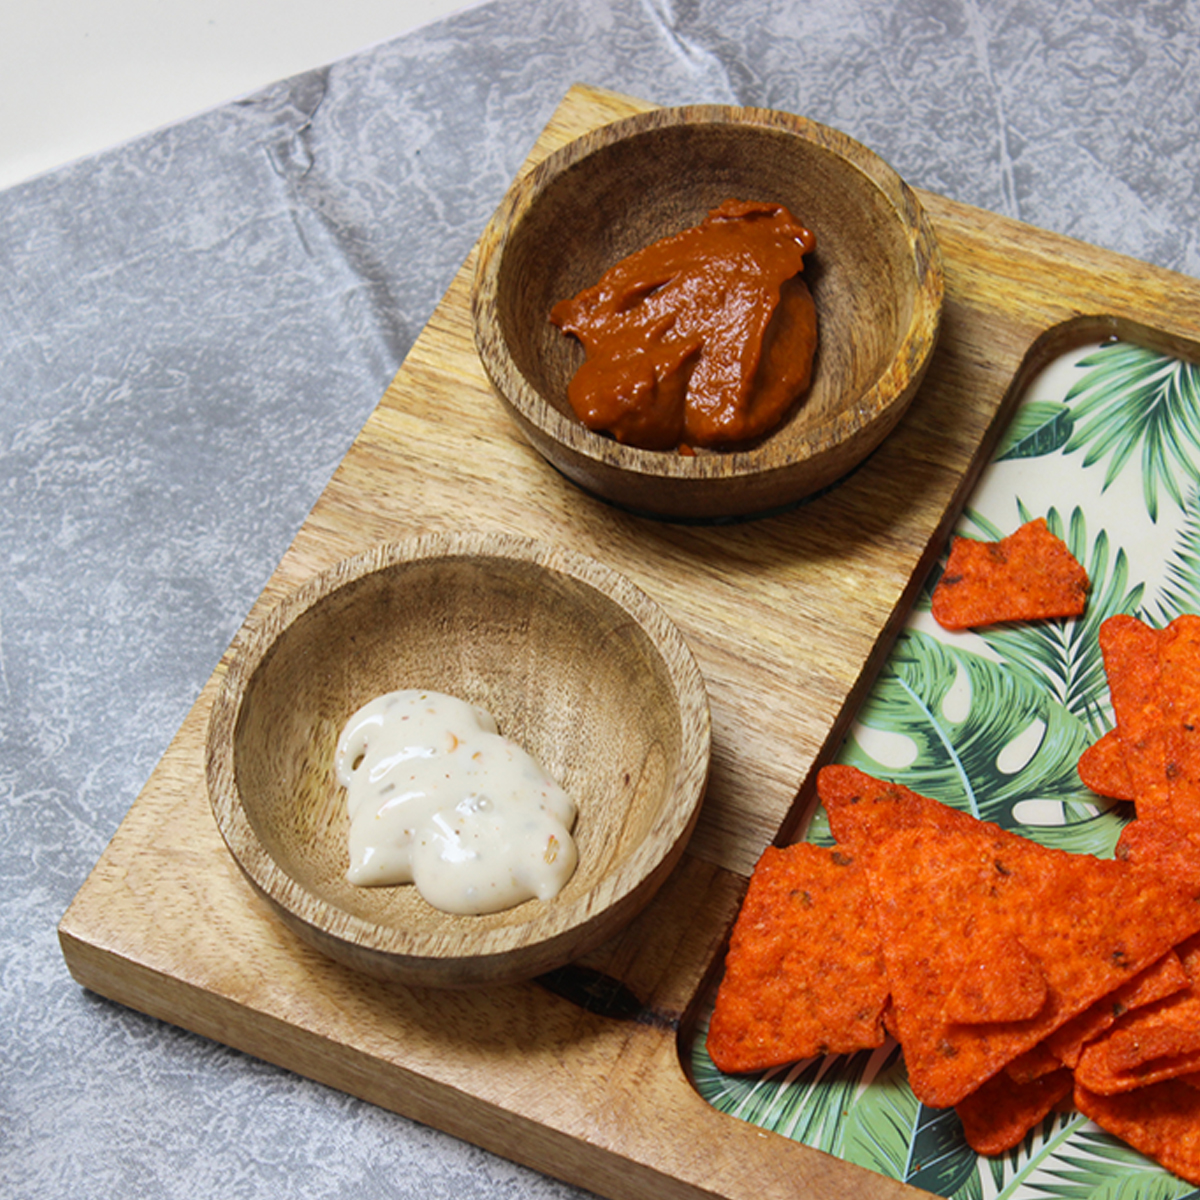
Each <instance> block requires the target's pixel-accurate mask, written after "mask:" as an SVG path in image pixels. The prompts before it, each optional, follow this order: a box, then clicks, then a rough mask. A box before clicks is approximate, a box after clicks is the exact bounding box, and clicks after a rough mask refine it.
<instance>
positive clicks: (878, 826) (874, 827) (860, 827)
mask: <svg viewBox="0 0 1200 1200" xmlns="http://www.w3.org/2000/svg"><path fill="white" fill-rule="evenodd" d="M817 795H818V796H819V797H820V799H821V803H822V804H823V805H824V806H825V811H826V813H827V814H828V816H829V828H830V831H831V832H832V833H833V836H834V838H835V839H836V840H837V842H838V844H839V845H841V846H847V847H849V848H850V849H851V851H852V852H854V853H862V852H869V851H870V850H871V849H872V848H873V847H875V846H877V845H878V844H879V842H880V840H881V839H882V838H883V837H885V836H887V834H889V833H890V832H892V831H894V830H897V829H912V828H915V827H917V826H921V827H934V826H936V827H937V828H940V829H941V828H944V829H966V830H971V829H974V828H975V826H976V825H978V823H979V822H978V819H977V818H976V817H973V816H972V815H971V814H970V813H966V812H962V811H960V810H959V809H956V808H951V807H950V806H949V805H948V804H943V803H942V802H941V801H940V800H932V799H930V798H929V797H928V796H922V795H921V794H920V793H919V792H914V791H912V790H911V789H910V788H906V787H904V786H903V785H902V784H899V783H888V782H886V781H885V780H882V779H876V778H875V776H873V775H868V774H867V773H866V772H865V771H860V770H859V769H858V768H857V767H847V766H843V765H841V764H834V765H833V766H829V767H823V768H822V769H821V771H820V773H819V774H818V775H817Z"/></svg>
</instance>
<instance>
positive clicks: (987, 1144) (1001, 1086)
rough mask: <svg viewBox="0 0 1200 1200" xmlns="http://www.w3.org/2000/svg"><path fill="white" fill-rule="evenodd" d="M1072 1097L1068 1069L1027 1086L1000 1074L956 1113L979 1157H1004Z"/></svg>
mask: <svg viewBox="0 0 1200 1200" xmlns="http://www.w3.org/2000/svg"><path fill="white" fill-rule="evenodd" d="M1070 1094H1071V1072H1070V1071H1068V1070H1067V1069H1066V1068H1065V1067H1059V1068H1058V1070H1056V1071H1052V1072H1049V1073H1047V1074H1044V1075H1040V1076H1038V1077H1037V1078H1035V1079H1033V1080H1031V1081H1029V1082H1027V1083H1017V1082H1016V1081H1015V1080H1013V1079H1012V1078H1011V1077H1010V1076H1009V1075H1008V1074H1007V1073H1006V1072H1004V1071H1001V1072H1000V1074H999V1075H996V1076H994V1077H993V1078H992V1079H989V1080H988V1081H987V1082H986V1083H984V1084H983V1085H982V1086H981V1087H979V1088H978V1089H977V1090H976V1091H974V1092H972V1094H971V1095H969V1096H967V1097H966V1099H964V1100H961V1101H960V1102H959V1103H958V1104H957V1105H955V1112H957V1113H958V1117H959V1120H960V1121H962V1127H963V1133H964V1135H965V1136H966V1139H967V1143H968V1145H970V1147H971V1149H972V1150H974V1151H975V1153H976V1154H1003V1153H1004V1151H1005V1150H1011V1149H1012V1147H1013V1146H1016V1145H1018V1144H1019V1143H1020V1141H1021V1139H1022V1138H1024V1136H1025V1135H1026V1134H1027V1133H1028V1132H1029V1131H1030V1130H1031V1129H1032V1128H1033V1127H1034V1126H1035V1125H1037V1124H1038V1122H1039V1121H1041V1120H1042V1119H1043V1118H1044V1117H1046V1116H1047V1115H1048V1114H1049V1113H1050V1112H1051V1111H1052V1110H1053V1108H1054V1106H1055V1105H1056V1104H1058V1102H1059V1101H1060V1100H1061V1099H1062V1098H1063V1097H1064V1096H1069V1095H1070Z"/></svg>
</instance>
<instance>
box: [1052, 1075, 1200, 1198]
mask: <svg viewBox="0 0 1200 1200" xmlns="http://www.w3.org/2000/svg"><path fill="white" fill-rule="evenodd" d="M1075 1107H1076V1108H1078V1109H1079V1111H1080V1112H1081V1113H1083V1115H1084V1116H1085V1117H1089V1118H1091V1120H1093V1121H1095V1122H1096V1124H1097V1125H1099V1126H1100V1128H1101V1129H1105V1130H1107V1131H1108V1132H1109V1133H1111V1134H1114V1135H1115V1136H1116V1137H1119V1138H1121V1139H1122V1140H1123V1141H1126V1142H1128V1143H1129V1144H1130V1145H1131V1146H1132V1147H1133V1148H1134V1149H1135V1150H1139V1151H1140V1152H1141V1153H1142V1154H1145V1155H1147V1156H1148V1157H1150V1158H1153V1159H1154V1160H1155V1161H1156V1162H1158V1163H1161V1164H1162V1166H1164V1167H1166V1168H1167V1170H1168V1171H1172V1172H1173V1173H1174V1174H1176V1175H1178V1176H1179V1177H1180V1178H1181V1179H1185V1180H1187V1182H1188V1183H1192V1184H1196V1185H1197V1186H1200V1089H1198V1088H1195V1087H1191V1086H1189V1085H1188V1084H1187V1083H1185V1082H1183V1081H1182V1080H1179V1079H1169V1080H1167V1081H1166V1082H1165V1083H1156V1084H1152V1085H1151V1086H1149V1087H1144V1088H1139V1089H1138V1090H1137V1091H1135V1092H1123V1093H1121V1094H1120V1095H1116V1096H1104V1095H1100V1094H1098V1093H1096V1092H1092V1091H1089V1090H1088V1089H1087V1088H1086V1087H1084V1086H1083V1085H1082V1084H1080V1083H1079V1082H1078V1080H1077V1081H1076V1083H1075Z"/></svg>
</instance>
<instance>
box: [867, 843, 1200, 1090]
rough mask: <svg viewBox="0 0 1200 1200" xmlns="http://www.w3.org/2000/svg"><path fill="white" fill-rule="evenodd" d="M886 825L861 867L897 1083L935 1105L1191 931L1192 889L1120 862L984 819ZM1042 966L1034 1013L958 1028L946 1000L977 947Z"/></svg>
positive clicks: (1194, 927)
mask: <svg viewBox="0 0 1200 1200" xmlns="http://www.w3.org/2000/svg"><path fill="white" fill-rule="evenodd" d="M974 824H975V828H974V829H971V830H966V829H962V828H954V829H949V828H938V827H936V826H933V827H925V828H922V827H920V826H916V827H913V828H908V829H896V830H893V831H891V832H889V833H888V834H887V835H886V836H885V837H883V838H882V839H881V841H880V844H879V845H878V846H877V847H876V849H875V850H874V852H872V853H871V855H870V857H869V859H868V864H867V865H868V868H869V870H870V873H871V887H872V890H873V892H874V894H875V898H876V913H877V917H878V920H879V932H880V936H881V938H882V944H883V953H884V960H885V964H886V970H887V976H888V980H889V983H890V985H891V992H892V1008H893V1012H892V1014H891V1016H890V1017H889V1023H894V1027H895V1030H896V1034H897V1037H898V1039H899V1041H900V1043H901V1045H902V1047H903V1050H904V1057H905V1061H906V1063H907V1066H908V1074H909V1081H910V1083H911V1084H912V1088H913V1091H914V1093H915V1094H916V1095H917V1097H918V1099H920V1100H921V1101H922V1102H923V1103H925V1104H928V1105H931V1106H932V1107H935V1108H946V1107H950V1106H953V1105H955V1104H957V1103H959V1102H960V1101H961V1100H962V1099H963V1098H964V1097H965V1096H967V1095H969V1094H970V1093H971V1092H973V1091H974V1090H975V1089H976V1088H977V1087H979V1086H980V1085H981V1084H982V1083H983V1082H984V1081H985V1080H986V1079H988V1078H990V1077H991V1076H992V1075H994V1074H996V1072H998V1071H1000V1070H1002V1069H1003V1068H1004V1067H1005V1066H1006V1065H1007V1064H1008V1063H1009V1062H1012V1061H1013V1060H1014V1059H1016V1058H1017V1057H1018V1056H1019V1055H1021V1054H1023V1053H1025V1051H1027V1050H1030V1049H1032V1048H1033V1047H1034V1046H1036V1045H1038V1043H1040V1042H1041V1041H1043V1040H1044V1039H1045V1038H1046V1037H1048V1036H1049V1035H1050V1034H1051V1033H1052V1032H1053V1031H1054V1030H1056V1029H1058V1028H1059V1027H1060V1026H1062V1025H1063V1024H1064V1023H1065V1022H1066V1021H1068V1020H1070V1018H1071V1017H1073V1016H1075V1015H1076V1014H1078V1013H1080V1012H1082V1011H1083V1010H1085V1009H1086V1008H1088V1007H1090V1006H1091V1005H1092V1004H1093V1003H1095V1002H1096V1001H1097V1000H1098V999H1099V998H1100V997H1102V996H1106V995H1108V994H1109V993H1110V992H1112V991H1114V990H1115V989H1116V988H1117V987H1119V986H1121V985H1122V984H1124V983H1126V982H1128V981H1129V980H1130V979H1132V978H1134V976H1136V975H1137V974H1138V973H1139V972H1140V971H1142V970H1143V969H1144V968H1145V967H1147V966H1149V965H1150V964H1151V963H1153V962H1155V961H1156V960H1158V959H1159V958H1161V957H1162V956H1163V955H1164V954H1165V953H1166V952H1167V951H1168V950H1169V949H1170V948H1171V947H1172V946H1174V945H1177V944H1178V943H1179V942H1181V941H1183V940H1184V939H1185V938H1186V937H1189V936H1190V935H1191V934H1192V933H1195V932H1197V931H1198V930H1200V903H1196V902H1194V900H1193V895H1194V893H1193V892H1191V891H1189V889H1187V888H1180V887H1178V886H1177V885H1174V884H1172V883H1171V882H1170V881H1168V880H1164V879H1163V878H1162V877H1161V876H1159V875H1158V874H1156V873H1155V872H1153V871H1151V870H1148V869H1144V868H1139V867H1137V866H1136V865H1135V864H1133V863H1126V862H1120V861H1115V860H1102V859H1096V858H1092V857H1091V856H1088V855H1081V854H1069V853H1067V852H1065V851H1060V850H1053V849H1048V848H1046V847H1043V846H1040V845H1037V844H1036V843H1034V842H1031V841H1029V840H1027V839H1025V838H1022V837H1019V836H1017V835H1016V834H1012V833H1008V832H1006V831H1005V830H1002V829H1000V828H999V827H998V826H995V825H991V824H989V823H987V822H975V823H974ZM1012 941H1016V942H1019V943H1020V945H1021V946H1022V947H1023V948H1024V950H1025V952H1026V953H1027V954H1028V955H1029V956H1030V957H1031V958H1032V959H1034V960H1035V961H1036V962H1037V963H1038V964H1039V965H1040V967H1041V970H1042V972H1043V973H1044V975H1045V980H1046V999H1045V1003H1044V1004H1043V1005H1042V1007H1041V1009H1040V1010H1039V1011H1038V1012H1037V1014H1036V1015H1035V1016H1033V1017H1029V1018H1024V1019H1017V1020H1011V1021H1000V1022H988V1023H966V1022H958V1021H954V1020H952V1019H950V1018H949V1017H948V1016H947V1001H948V999H949V997H950V996H951V994H952V993H953V992H954V990H955V988H956V987H958V986H959V984H960V980H961V977H962V975H963V973H964V971H969V970H970V969H971V967H972V964H973V963H974V962H976V961H978V958H979V953H978V949H979V947H981V946H984V947H1002V946H1004V945H1006V944H1010V943H1011V942H1012Z"/></svg>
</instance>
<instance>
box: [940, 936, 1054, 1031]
mask: <svg viewBox="0 0 1200 1200" xmlns="http://www.w3.org/2000/svg"><path fill="white" fill-rule="evenodd" d="M971 955H972V957H971V958H970V959H969V960H968V962H967V963H966V965H965V967H964V968H963V969H962V971H961V972H960V974H959V976H958V979H957V980H956V981H955V983H954V986H953V987H952V988H951V989H950V994H949V995H948V996H947V997H946V1006H945V1008H944V1009H943V1012H944V1014H945V1018H946V1020H947V1021H955V1022H965V1023H968V1024H995V1023H997V1022H999V1021H1026V1020H1028V1019H1029V1018H1030V1017H1036V1016H1037V1015H1038V1013H1039V1012H1041V1011H1042V1008H1043V1007H1044V1006H1045V1003H1046V995H1047V992H1046V973H1045V972H1044V971H1043V970H1042V967H1041V964H1040V963H1039V962H1038V961H1037V959H1035V958H1034V957H1033V956H1032V955H1031V954H1030V953H1029V951H1028V950H1026V949H1025V947H1024V946H1022V945H1021V943H1020V942H1019V941H1018V940H1017V939H1016V938H1015V937H1000V938H995V939H992V940H991V941H990V942H988V941H986V940H985V941H981V942H979V943H973V944H972V946H971Z"/></svg>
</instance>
